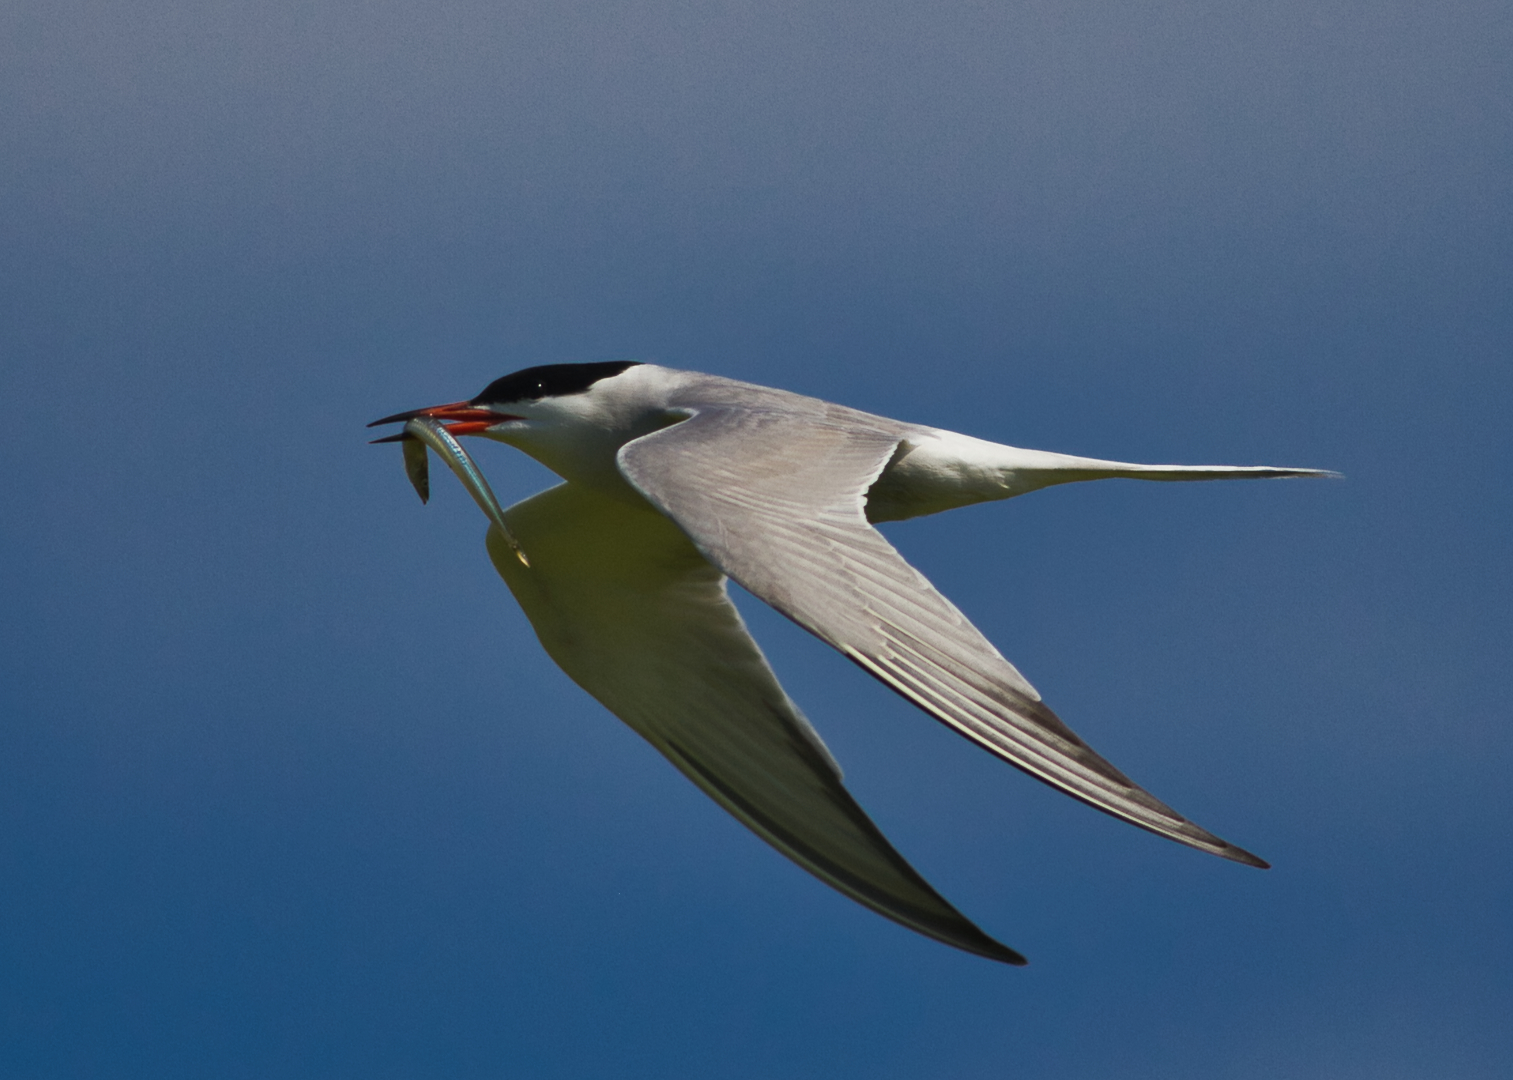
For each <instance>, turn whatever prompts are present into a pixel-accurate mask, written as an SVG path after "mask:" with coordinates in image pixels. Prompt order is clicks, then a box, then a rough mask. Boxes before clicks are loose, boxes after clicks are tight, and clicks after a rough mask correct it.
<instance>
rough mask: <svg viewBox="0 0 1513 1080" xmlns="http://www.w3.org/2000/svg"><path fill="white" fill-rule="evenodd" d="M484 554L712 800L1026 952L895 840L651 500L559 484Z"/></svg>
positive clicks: (886, 901)
mask: <svg viewBox="0 0 1513 1080" xmlns="http://www.w3.org/2000/svg"><path fill="white" fill-rule="evenodd" d="M505 520H506V522H507V524H508V525H509V528H510V530H511V531H512V532H513V533H514V534H515V536H516V537H517V538H518V539H519V541H520V544H521V546H522V548H523V550H525V551H526V552H528V553H529V560H530V561H529V565H527V564H526V563H524V562H522V561H521V560H520V559H519V558H517V557H516V555H515V553H514V551H513V550H512V549H511V548H510V547H509V546H508V545H507V544H506V541H505V539H504V537H503V535H502V534H501V533H500V531H499V529H498V527H497V526H495V527H492V528H490V530H489V536H488V540H489V554H490V556H491V557H492V559H493V561H494V565H495V567H496V568H497V569H498V571H499V573H500V576H502V577H503V578H504V579H505V582H506V583H507V584H508V585H509V587H510V590H511V591H512V592H513V593H514V594H515V597H516V599H517V600H519V601H520V606H521V607H522V608H524V610H525V613H526V615H527V616H528V617H529V618H530V620H531V624H532V626H533V627H534V628H535V630H536V633H537V636H538V637H539V638H540V639H541V643H542V644H543V645H544V646H545V647H546V650H547V652H548V653H549V654H551V657H552V659H553V660H555V661H556V662H557V664H558V665H559V666H561V668H562V669H563V671H565V672H566V673H567V674H568V675H569V676H570V677H571V678H572V679H573V680H574V681H575V682H577V683H578V685H580V686H582V687H583V688H584V689H585V690H587V691H588V692H589V693H590V694H592V695H593V696H594V697H596V698H598V699H599V701H600V702H602V703H603V704H604V705H605V706H606V707H607V708H608V709H609V710H610V711H611V712H613V713H614V714H615V715H616V716H618V717H620V719H622V720H624V721H625V722H626V723H627V724H629V725H630V726H631V727H632V728H633V729H635V730H636V731H637V732H638V733H640V734H641V735H642V736H643V737H644V738H646V740H647V741H648V742H650V743H651V744H652V745H653V746H655V747H656V748H657V749H658V750H659V751H661V752H662V753H663V754H665V755H666V756H667V757H668V758H669V759H670V760H671V761H672V763H673V764H674V765H676V766H677V767H678V768H679V769H680V770H682V772H683V773H684V774H685V775H687V776H688V778H689V779H691V780H692V781H693V782H694V783H695V784H697V785H698V786H699V787H700V788H702V789H703V790H704V791H705V792H706V793H707V794H708V795H709V796H711V797H712V798H713V799H714V800H715V801H716V802H718V803H719V804H720V805H721V806H723V807H725V809H727V810H729V811H730V812H731V813H732V814H734V815H735V816H736V817H737V818H738V819H740V820H741V821H742V822H743V823H745V824H746V825H747V826H748V827H750V828H751V829H752V830H753V831H754V832H756V833H757V834H758V835H759V836H761V837H762V838H763V839H765V840H766V841H767V842H768V843H770V844H772V845H773V846H774V847H776V848H777V849H778V850H779V851H781V852H783V854H785V855H787V856H788V857H789V858H791V859H793V860H794V861H795V862H797V863H798V864H799V865H800V866H802V867H804V868H805V869H806V870H809V871H810V872H811V873H813V874H815V875H816V876H818V877H819V878H821V879H822V880H824V881H825V882H827V883H828V884H830V885H832V886H834V887H835V888H837V889H839V890H840V891H841V892H843V893H846V894H847V895H848V896H851V897H853V898H854V899H856V900H859V901H861V902H862V903H863V904H866V905H867V906H868V907H871V908H873V909H874V910H876V911H878V912H880V913H882V914H883V915H886V916H888V917H889V918H891V919H894V920H896V921H897V922H900V923H903V924H904V925H905V926H908V927H911V928H912V929H915V930H918V931H920V932H922V933H924V934H927V935H929V936H930V937H933V938H936V939H938V940H940V941H944V942H946V943H947V944H950V945H955V946H957V947H958V948H961V949H966V950H967V951H969V952H974V953H978V954H979V955H982V956H987V957H990V958H992V959H995V960H1002V961H1005V962H1008V963H1011V964H1021V963H1023V962H1024V958H1023V957H1021V956H1020V955H1019V954H1018V953H1016V952H1015V951H1014V950H1012V949H1009V948H1007V947H1005V946H1003V945H1001V944H999V943H998V942H997V941H994V940H993V939H992V938H990V937H988V936H987V935H986V934H984V933H983V932H982V931H981V930H979V929H978V928H977V927H976V926H974V925H973V924H972V923H971V922H970V921H968V920H967V919H966V917H965V916H963V915H962V914H961V913H960V912H958V911H957V910H956V909H955V908H953V907H952V906H951V905H950V904H949V903H947V902H946V901H945V900H944V899H943V898H942V897H941V896H940V895H939V894H938V893H937V892H936V891H935V890H934V889H932V888H931V887H930V885H929V884H928V883H927V882H926V881H925V880H924V879H923V878H922V877H920V875H919V874H918V873H917V872H916V871H915V870H914V869H913V867H911V866H910V865H909V864H908V863H907V862H905V861H904V858H903V856H901V855H899V853H898V852H897V851H895V850H894V849H893V847H892V846H891V845H890V844H889V843H888V841H887V840H886V839H885V838H884V837H883V835H882V833H881V832H879V831H878V828H877V826H876V825H874V824H873V823H872V821H871V820H870V819H869V818H868V817H867V815H866V814H865V813H863V811H862V809H861V807H859V806H858V805H857V804H856V802H855V800H853V799H852V798H851V796H850V794H849V793H848V792H847V791H846V789H845V788H844V787H843V786H842V784H841V777H840V771H839V769H838V768H836V766H835V763H834V761H833V760H832V759H831V757H830V754H829V752H828V751H827V750H826V749H825V747H824V745H823V743H821V742H820V739H819V736H818V735H817V734H815V732H814V730H813V728H811V727H810V726H809V722H808V721H807V720H806V719H805V718H804V716H803V714H801V713H800V712H799V711H798V709H797V708H796V707H795V706H794V704H793V703H792V702H791V701H790V700H789V699H788V696H787V695H786V694H785V693H784V692H783V689H782V687H781V686H779V685H778V682H777V679H776V677H775V676H774V675H773V674H772V670H771V668H769V667H768V665H767V661H766V659H765V658H764V657H763V656H762V653H761V651H760V650H759V649H758V648H757V646H756V643H755V642H754V641H752V639H751V636H750V635H749V634H748V633H747V631H746V627H745V625H744V624H743V623H742V621H741V617H740V614H739V613H738V612H737V611H736V609H735V606H734V605H733V604H731V602H730V599H729V597H728V596H726V594H725V576H724V575H723V574H722V573H721V572H720V571H719V570H717V569H716V568H715V567H713V566H711V565H710V564H709V562H708V561H707V560H706V559H705V558H704V557H703V556H702V555H701V554H700V553H699V552H698V550H697V549H696V548H695V547H694V546H693V545H692V544H691V543H689V541H688V538H687V537H686V536H684V534H683V533H682V532H681V531H680V530H679V529H678V528H677V527H676V526H675V525H674V524H673V523H672V522H671V521H669V520H668V519H667V518H665V517H663V516H662V515H661V514H658V513H656V512H655V511H653V510H652V509H651V508H649V507H646V506H638V505H634V504H632V503H630V502H627V501H622V500H617V499H614V498H611V497H608V496H605V495H602V494H599V493H597V492H595V491H592V490H590V489H587V488H583V487H580V486H577V485H571V484H564V485H561V486H558V487H555V488H552V489H550V490H548V491H545V492H542V493H541V494H539V495H536V496H534V497H532V498H530V499H527V500H525V501H524V502H522V503H519V504H517V505H515V506H513V507H511V508H510V509H509V510H507V511H506V512H505Z"/></svg>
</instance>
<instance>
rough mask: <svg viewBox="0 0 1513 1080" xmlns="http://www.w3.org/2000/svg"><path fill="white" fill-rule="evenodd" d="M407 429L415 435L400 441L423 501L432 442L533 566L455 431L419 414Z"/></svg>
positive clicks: (517, 551)
mask: <svg viewBox="0 0 1513 1080" xmlns="http://www.w3.org/2000/svg"><path fill="white" fill-rule="evenodd" d="M404 431H405V434H406V435H409V436H412V438H411V439H405V440H403V441H402V444H401V445H403V446H404V455H405V475H406V476H408V477H409V478H410V483H411V484H413V485H414V487H415V491H416V492H417V493H418V494H419V495H420V501H421V502H426V501H427V500H428V499H429V498H430V495H431V481H430V474H429V469H428V467H427V463H426V451H425V448H426V447H427V446H429V447H430V448H431V449H432V450H434V451H436V456H437V457H439V458H441V460H442V461H444V462H446V465H447V468H449V469H451V470H452V472H453V473H455V474H456V476H457V479H459V480H461V481H462V486H463V487H465V488H467V491H468V494H469V495H471V496H473V501H474V502H475V503H477V504H478V508H479V509H480V510H482V511H483V512H484V514H485V515H486V516H487V517H488V519H489V520H490V521H492V522H493V523H494V526H495V527H496V528H497V529H498V530H499V532H500V533H501V534H502V535H503V536H504V542H505V543H506V544H508V545H509V547H510V550H511V551H513V552H514V553H515V557H516V558H517V559H519V560H520V562H521V563H522V564H523V565H525V566H530V565H531V561H530V560H529V559H527V558H526V557H525V552H524V551H523V550H521V548H520V541H518V540H516V539H515V535H514V534H513V533H512V532H510V527H509V526H508V525H506V524H505V523H504V508H503V507H501V506H500V505H499V500H498V499H496V498H495V497H494V491H493V489H492V488H490V487H489V482H488V480H486V479H485V478H484V475H483V472H482V470H480V469H479V468H478V465H477V463H476V462H474V461H473V459H472V458H471V457H469V456H468V452H467V451H466V450H464V449H463V448H462V444H461V443H459V442H458V441H457V440H456V439H454V438H453V437H452V433H451V432H449V431H448V430H447V429H446V426H445V425H444V424H442V422H441V421H440V420H432V419H430V418H429V417H424V416H418V417H416V418H415V419H413V420H407V421H405V427H404Z"/></svg>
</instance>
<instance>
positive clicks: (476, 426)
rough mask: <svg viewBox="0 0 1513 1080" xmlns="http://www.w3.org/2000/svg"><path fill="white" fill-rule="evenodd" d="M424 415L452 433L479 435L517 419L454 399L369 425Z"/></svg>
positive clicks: (397, 439) (391, 439)
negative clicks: (438, 421) (447, 402)
mask: <svg viewBox="0 0 1513 1080" xmlns="http://www.w3.org/2000/svg"><path fill="white" fill-rule="evenodd" d="M420 416H425V417H429V418H430V419H432V420H440V421H441V422H442V423H444V424H446V426H447V431H449V432H450V433H451V434H453V435H479V434H481V433H483V432H485V431H487V430H488V429H489V428H491V427H493V426H494V425H495V424H502V423H503V422H504V421H506V420H518V419H520V417H518V416H506V415H505V414H503V413H496V412H495V411H494V410H492V409H480V408H479V407H478V406H476V405H474V404H473V403H472V402H471V401H454V402H452V403H451V404H450V405H432V406H431V407H430V408H428V409H411V410H410V411H409V412H402V413H395V414H394V415H393V416H386V417H384V418H383V419H382V420H375V421H373V422H372V423H371V424H369V425H368V426H369V427H377V426H378V425H379V424H397V423H400V422H402V421H405V420H414V419H415V418H416V417H420ZM408 438H410V436H409V435H406V434H405V433H404V432H400V433H399V434H398V435H389V436H386V437H384V438H382V439H374V440H373V441H374V442H376V443H384V442H402V441H404V440H405V439H408Z"/></svg>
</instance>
